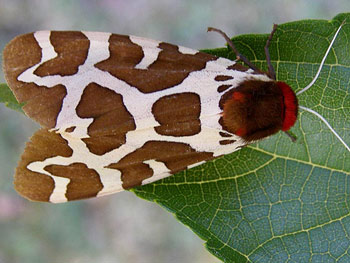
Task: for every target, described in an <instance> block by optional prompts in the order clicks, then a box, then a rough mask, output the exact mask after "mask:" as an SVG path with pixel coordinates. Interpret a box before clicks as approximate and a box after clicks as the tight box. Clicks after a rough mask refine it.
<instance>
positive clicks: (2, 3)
mask: <svg viewBox="0 0 350 263" xmlns="http://www.w3.org/2000/svg"><path fill="white" fill-rule="evenodd" d="M347 11H350V3H349V1H348V0H339V1H329V0H294V1H289V0H269V1H261V0H260V1H259V0H254V1H247V0H217V1H211V0H202V1H196V0H177V1H174V0H164V1H157V0H134V1H123V0H95V1H89V0H85V1H84V0H46V1H42V0H27V1H26V0H0V50H2V49H3V47H4V45H5V44H6V43H7V42H8V41H10V40H11V39H12V38H13V37H15V36H16V35H18V34H22V33H27V32H32V31H36V30H42V29H55V30H90V31H107V32H114V33H121V34H132V35H137V36H143V37H147V38H152V39H157V40H162V41H166V42H170V43H174V44H179V45H183V46H186V47H191V48H194V49H203V48H211V47H221V46H223V45H224V42H223V40H222V38H221V37H219V36H218V35H216V34H207V33H206V28H207V27H208V26H214V27H218V28H220V29H222V30H224V31H225V32H226V33H227V34H228V35H229V36H233V35H238V34H248V33H269V32H270V31H271V28H272V24H273V23H284V22H288V21H295V20H300V19H331V18H332V17H334V16H335V15H336V14H338V13H340V12H347ZM3 82H5V80H4V78H3V74H2V72H1V73H0V83H3ZM37 128H38V125H36V124H35V123H33V122H32V121H30V120H29V119H27V118H26V117H25V116H23V115H22V114H19V113H17V112H14V111H11V110H9V109H7V108H5V107H4V106H3V105H1V104H0V263H17V262H18V263H26V262H33V263H34V262H35V263H41V262H43V263H46V262H50V263H56V262H57V263H58V262H73V263H80V262H84V263H90V262H91V263H93V262H101V263H110V262H111V263H112V262H113V263H119V262H120V263H126V262H127V263H134V262H137V263H148V262H152V263H161V262H165V263H167V262H169V263H172V262H174V263H175V262H184V263H186V262H191V263H196V262H201V263H207V262H210V263H214V262H219V260H218V259H216V258H215V257H214V256H212V255H211V254H210V253H209V252H207V251H206V250H205V248H204V246H203V241H202V240H201V239H199V238H198V237H197V236H196V235H194V234H193V233H192V232H191V231H190V230H189V229H188V228H187V227H185V226H183V225H181V224H180V223H179V222H177V221H176V219H175V218H174V217H173V215H172V214H170V213H168V212H167V211H165V210H163V209H162V208H160V207H159V206H158V205H157V204H154V203H150V202H147V201H144V200H141V199H139V198H137V197H136V196H135V195H134V194H133V193H130V192H123V193H119V194H115V195H112V196H107V197H102V198H98V199H91V200H86V201H79V202H73V203H67V204H59V205H53V204H41V203H32V202H29V201H26V200H24V199H22V198H21V197H20V196H18V195H17V194H16V192H15V191H14V190H13V186H12V180H13V172H14V169H15V167H16V163H17V161H18V159H19V156H20V154H21V152H22V151H23V148H24V145H25V142H26V141H27V140H28V138H29V137H30V135H31V134H32V133H33V131H34V130H35V129H37Z"/></svg>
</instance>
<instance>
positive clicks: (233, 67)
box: [227, 63, 266, 74]
mask: <svg viewBox="0 0 350 263" xmlns="http://www.w3.org/2000/svg"><path fill="white" fill-rule="evenodd" d="M227 69H231V70H237V71H241V72H245V71H247V70H249V69H250V68H249V67H246V66H243V65H242V64H239V63H235V64H233V65H231V66H228V67H227ZM250 74H266V73H265V72H263V71H260V70H255V71H252V72H250Z"/></svg>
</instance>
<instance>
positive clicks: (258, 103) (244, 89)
mask: <svg viewBox="0 0 350 263" xmlns="http://www.w3.org/2000/svg"><path fill="white" fill-rule="evenodd" d="M223 100H224V102H223V117H222V121H223V126H224V128H225V129H226V130H227V131H229V132H231V133H234V134H236V135H238V136H240V137H242V138H243V139H244V140H245V141H247V142H252V141H257V140H261V139H263V138H265V137H268V136H270V135H272V134H275V133H276V132H278V131H280V130H282V131H287V130H289V129H290V128H291V127H292V126H293V125H294V124H295V122H296V119H297V115H298V100H297V98H296V95H295V93H294V91H293V90H292V89H291V88H290V87H289V86H288V85H287V84H286V83H284V82H279V81H278V82H277V81H261V80H247V81H244V82H242V83H241V84H240V85H239V86H238V87H237V88H235V89H233V90H231V91H229V92H228V93H226V94H225V95H224V97H223Z"/></svg>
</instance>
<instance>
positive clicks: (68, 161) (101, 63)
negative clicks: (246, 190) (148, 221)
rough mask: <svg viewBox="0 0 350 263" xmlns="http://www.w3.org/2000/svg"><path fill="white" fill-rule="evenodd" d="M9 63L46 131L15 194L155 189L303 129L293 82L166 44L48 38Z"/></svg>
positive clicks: (56, 196)
mask: <svg viewBox="0 0 350 263" xmlns="http://www.w3.org/2000/svg"><path fill="white" fill-rule="evenodd" d="M271 37H272V35H271ZM3 57H4V61H3V62H4V71H5V76H6V79H7V81H8V84H9V86H10V88H11V89H12V91H13V92H14V94H15V96H16V98H17V100H18V101H19V102H25V106H24V107H23V110H24V111H25V113H26V114H27V115H28V116H29V117H30V118H32V119H33V120H35V121H37V122H38V123H40V125H41V126H42V128H41V129H40V130H39V131H37V132H36V133H35V134H34V135H33V136H32V138H31V140H30V141H29V142H28V143H27V145H26V148H25V150H24V153H23V155H22V157H21V160H20V162H19V165H18V168H17V170H16V175H15V187H16V190H17V191H18V192H19V193H20V194H21V195H23V196H25V197H26V198H28V199H31V200H35V201H50V202H65V201H70V200H77V199H82V198H88V197H94V196H102V195H106V194H111V193H114V192H118V191H121V190H123V189H128V188H131V187H134V186H138V185H143V184H148V183H151V182H154V181H156V180H159V179H161V178H164V177H167V176H169V175H171V174H174V173H176V172H178V171H181V170H184V169H186V168H189V167H193V166H196V165H198V164H201V163H202V162H204V161H208V160H211V159H213V158H216V157H218V156H221V155H224V154H228V153H232V152H234V151H236V150H239V149H241V148H242V147H243V146H245V145H246V144H248V143H250V142H253V141H257V140H260V139H262V138H265V137H267V136H270V135H272V134H274V133H276V132H277V131H279V130H288V129H289V128H290V127H291V126H292V125H293V124H294V122H295V120H296V115H297V99H296V96H295V94H294V92H293V91H292V89H291V88H290V87H289V86H288V85H287V84H285V83H283V82H277V81H275V79H274V78H273V77H270V75H269V74H268V73H264V72H261V71H260V70H255V69H250V68H247V67H244V66H242V65H240V64H237V63H236V62H235V61H231V60H228V59H225V58H219V57H216V56H213V55H209V54H205V53H202V52H199V51H196V50H192V49H189V48H184V47H179V46H175V45H172V44H168V43H164V42H159V41H154V40H150V39H144V38H140V37H134V36H123V35H117V34H110V33H99V32H68V31H67V32H63V31H62V32H57V31H39V32H35V33H31V34H26V35H22V36H19V37H16V38H15V39H14V40H12V41H11V42H10V43H9V44H8V45H7V46H6V48H5V50H4V56H3ZM267 113H268V114H267Z"/></svg>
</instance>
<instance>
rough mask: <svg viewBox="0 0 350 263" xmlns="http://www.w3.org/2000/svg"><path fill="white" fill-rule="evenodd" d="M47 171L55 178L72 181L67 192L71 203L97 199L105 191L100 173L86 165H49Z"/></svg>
mask: <svg viewBox="0 0 350 263" xmlns="http://www.w3.org/2000/svg"><path fill="white" fill-rule="evenodd" d="M45 170H46V171H48V172H49V173H51V174H53V175H55V176H60V177H65V178H69V179H70V182H69V184H68V186H67V192H66V197H67V199H68V200H69V201H71V200H77V199H84V198H89V197H95V196H96V195H97V194H98V192H99V191H101V190H102V189H103V185H102V183H101V180H100V176H99V175H98V173H97V172H96V171H95V170H94V169H89V168H88V167H87V166H86V164H84V163H72V164H70V165H67V166H66V165H48V166H46V167H45Z"/></svg>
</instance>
